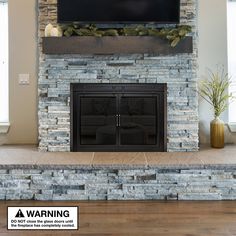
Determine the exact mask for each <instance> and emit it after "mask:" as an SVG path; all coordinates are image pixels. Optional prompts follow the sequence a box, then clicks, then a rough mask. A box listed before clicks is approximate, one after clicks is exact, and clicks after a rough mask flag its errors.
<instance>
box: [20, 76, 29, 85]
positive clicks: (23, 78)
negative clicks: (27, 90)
mask: <svg viewBox="0 0 236 236" xmlns="http://www.w3.org/2000/svg"><path fill="white" fill-rule="evenodd" d="M29 83H30V75H29V74H19V85H29Z"/></svg>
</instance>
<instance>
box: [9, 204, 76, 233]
mask: <svg viewBox="0 0 236 236" xmlns="http://www.w3.org/2000/svg"><path fill="white" fill-rule="evenodd" d="M78 211H79V207H8V209H7V213H8V222H7V223H8V224H7V228H8V229H9V230H32V229H33V230H77V229H78V227H79V224H78Z"/></svg>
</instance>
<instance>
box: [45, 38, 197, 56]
mask: <svg viewBox="0 0 236 236" xmlns="http://www.w3.org/2000/svg"><path fill="white" fill-rule="evenodd" d="M42 43H43V44H42V46H43V53H44V54H115V53H117V54H132V53H157V54H161V55H169V54H178V53H192V52H193V40H192V37H190V36H188V37H186V38H184V39H183V40H181V42H180V43H179V44H178V45H177V46H176V47H174V48H173V47H171V46H170V44H169V42H168V41H167V40H165V39H162V38H160V37H155V36H104V37H101V38H98V37H94V36H81V37H80V36H74V37H60V38H57V37H44V38H43V41H42Z"/></svg>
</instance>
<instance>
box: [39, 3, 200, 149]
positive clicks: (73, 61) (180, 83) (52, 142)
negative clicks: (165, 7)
mask: <svg viewBox="0 0 236 236" xmlns="http://www.w3.org/2000/svg"><path fill="white" fill-rule="evenodd" d="M196 9H197V1H196V0H181V20H180V24H182V25H184V24H186V25H191V26H192V35H191V36H192V37H193V53H179V54H169V55H162V54H153V53H144V54H107V55H97V54H63V55H61V54H60V55H59V54H58V55H56V54H54V55H49V54H44V53H43V52H42V37H43V36H44V28H45V26H46V25H47V24H48V23H49V22H51V23H53V24H56V22H57V19H56V18H57V16H56V15H57V1H56V0H39V52H40V58H39V81H38V90H39V107H38V108H39V109H38V115H39V149H40V150H41V151H70V150H71V149H70V147H71V135H70V134H71V119H70V114H71V112H70V104H71V99H70V96H71V93H70V87H71V84H85V83H86V84H89V83H93V84H94V83H97V84H99V83H101V84H109V83H112V84H117V83H119V84H166V85H167V118H166V121H167V125H166V136H167V137H166V142H167V149H166V150H167V151H169V152H173V151H184V152H186V151H197V150H198V94H197V23H196V14H197V10H196ZM91 47H92V45H91ZM150 151H151V150H150Z"/></svg>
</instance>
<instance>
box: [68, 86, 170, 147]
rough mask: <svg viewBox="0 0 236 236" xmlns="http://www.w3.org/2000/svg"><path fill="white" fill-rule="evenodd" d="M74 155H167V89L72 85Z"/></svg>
mask: <svg viewBox="0 0 236 236" xmlns="http://www.w3.org/2000/svg"><path fill="white" fill-rule="evenodd" d="M71 151H166V85H165V84H145V85H142V84H122V85H121V84H71Z"/></svg>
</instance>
